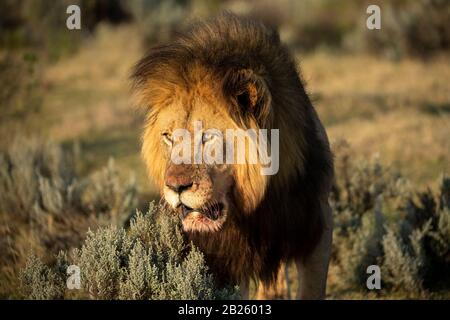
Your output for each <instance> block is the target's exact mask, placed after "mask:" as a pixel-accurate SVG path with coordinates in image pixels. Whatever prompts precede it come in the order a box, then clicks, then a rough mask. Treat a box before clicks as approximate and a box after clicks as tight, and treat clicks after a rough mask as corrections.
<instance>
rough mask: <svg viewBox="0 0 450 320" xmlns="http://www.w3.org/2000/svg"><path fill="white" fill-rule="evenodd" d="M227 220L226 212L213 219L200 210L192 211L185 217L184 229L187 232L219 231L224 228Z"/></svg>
mask: <svg viewBox="0 0 450 320" xmlns="http://www.w3.org/2000/svg"><path fill="white" fill-rule="evenodd" d="M225 220H226V214H223V215H222V216H221V217H220V218H218V219H217V220H211V219H209V218H207V217H206V216H205V215H203V214H201V213H199V212H191V213H189V214H188V215H187V216H186V217H185V218H184V219H183V230H184V231H186V232H200V233H208V232H217V231H219V230H220V229H222V226H223V224H224V222H225Z"/></svg>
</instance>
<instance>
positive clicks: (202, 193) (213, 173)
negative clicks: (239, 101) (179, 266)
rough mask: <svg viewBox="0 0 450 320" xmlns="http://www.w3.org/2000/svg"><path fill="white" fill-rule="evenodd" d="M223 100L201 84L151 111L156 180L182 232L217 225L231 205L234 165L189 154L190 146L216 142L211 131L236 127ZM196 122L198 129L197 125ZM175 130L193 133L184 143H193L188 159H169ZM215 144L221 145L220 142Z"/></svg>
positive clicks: (206, 229)
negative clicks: (158, 171)
mask: <svg viewBox="0 0 450 320" xmlns="http://www.w3.org/2000/svg"><path fill="white" fill-rule="evenodd" d="M224 104H226V102H225V101H223V100H222V99H220V97H217V96H214V95H213V94H212V92H211V91H210V90H208V89H206V88H204V89H203V90H201V89H199V90H197V91H196V92H195V93H194V94H192V95H189V94H187V92H184V91H180V92H179V93H178V94H176V95H174V96H173V97H172V98H171V99H170V103H169V104H168V105H166V106H165V107H164V108H161V110H159V111H158V112H157V113H155V115H154V123H153V125H152V127H151V129H150V130H151V132H149V134H148V135H147V136H148V137H149V138H148V139H149V140H151V142H148V143H149V144H151V145H153V146H157V147H158V148H152V149H153V150H152V152H153V153H155V152H157V154H154V156H156V157H159V160H158V162H163V163H164V169H163V170H162V171H163V174H162V175H161V181H160V187H161V193H162V196H163V197H164V200H165V201H166V202H167V203H168V204H169V205H170V207H172V208H173V209H174V210H176V211H177V212H178V213H179V214H180V216H181V218H182V220H183V227H184V229H185V230H186V231H200V232H214V231H218V230H220V229H221V227H222V225H223V224H224V223H225V221H226V219H227V216H228V213H229V211H230V209H231V208H232V207H233V204H232V201H233V200H232V199H233V194H232V186H233V185H234V178H233V175H234V168H233V166H232V165H227V164H225V163H224V164H218V163H212V164H207V163H195V159H194V157H195V155H194V153H195V150H194V146H195V145H197V147H200V148H201V149H202V151H204V150H206V149H208V147H211V146H212V145H217V143H221V141H220V140H219V139H218V137H217V136H216V135H215V133H220V132H225V130H226V129H227V128H234V127H235V126H236V124H235V123H234V122H233V121H232V119H231V118H230V116H229V115H228V113H227V112H226V110H227V108H226V106H224ZM199 124H200V125H201V128H198V127H196V125H197V126H198V125H199ZM211 129H214V131H212V130H211ZM180 130H184V131H185V133H187V134H189V136H190V137H191V138H192V139H191V144H190V145H189V146H188V147H191V146H192V148H191V149H190V150H191V152H192V154H191V156H190V157H189V156H188V158H190V159H191V160H192V161H191V162H190V164H186V163H175V162H174V161H173V160H174V159H173V158H172V156H173V155H174V154H175V153H174V148H177V144H181V143H182V141H181V139H180V137H177V136H176V132H179V131H180ZM145 143H146V141H145V138H144V144H145ZM183 143H186V141H183ZM220 148H223V149H222V150H225V146H224V145H222V146H220ZM156 150H159V151H156ZM152 162H154V160H152Z"/></svg>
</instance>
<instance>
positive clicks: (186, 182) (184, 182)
mask: <svg viewBox="0 0 450 320" xmlns="http://www.w3.org/2000/svg"><path fill="white" fill-rule="evenodd" d="M192 184H193V183H192V180H191V179H189V178H186V177H169V178H167V179H166V186H167V187H168V188H170V189H172V190H173V191H175V192H178V193H181V192H183V191H184V190H187V189H189V188H190V187H192Z"/></svg>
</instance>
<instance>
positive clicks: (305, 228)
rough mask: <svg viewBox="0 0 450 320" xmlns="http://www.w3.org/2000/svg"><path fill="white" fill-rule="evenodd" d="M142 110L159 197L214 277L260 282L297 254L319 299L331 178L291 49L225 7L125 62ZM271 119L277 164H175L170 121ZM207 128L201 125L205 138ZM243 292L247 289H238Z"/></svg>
mask: <svg viewBox="0 0 450 320" xmlns="http://www.w3.org/2000/svg"><path fill="white" fill-rule="evenodd" d="M132 78H133V83H134V86H133V87H134V91H135V94H136V97H137V99H138V104H139V105H140V106H143V107H144V108H145V110H146V112H147V113H146V114H147V116H146V125H145V130H144V133H143V145H142V155H143V158H144V160H145V163H146V165H147V167H148V170H149V174H150V176H151V177H152V178H153V179H154V181H155V182H156V183H157V185H158V187H159V188H160V191H161V194H162V198H163V199H164V200H165V201H166V202H167V204H168V205H169V206H170V207H172V208H173V209H174V211H175V212H178V213H179V214H180V217H181V218H182V221H183V227H184V230H185V232H186V234H187V236H188V237H189V239H190V240H192V241H193V242H194V243H195V244H196V245H197V246H198V247H199V248H200V249H201V250H202V251H203V252H204V253H205V255H206V260H207V263H208V265H209V266H210V268H211V269H212V271H213V273H214V274H215V275H216V279H217V280H218V281H219V282H221V283H229V284H234V283H238V284H240V285H241V289H242V290H243V291H244V292H246V291H247V290H248V283H249V280H250V279H260V280H261V282H262V283H263V284H264V285H265V287H268V286H269V285H270V284H271V283H273V282H274V281H275V279H276V278H277V272H278V270H279V268H280V265H281V264H282V263H283V262H287V261H291V260H294V261H295V262H296V265H297V270H298V274H299V281H300V283H299V290H298V297H299V298H303V299H320V298H324V297H325V286H326V278H327V272H328V263H329V255H330V248H331V235H332V218H331V211H330V207H329V205H328V195H329V192H330V187H331V183H332V179H333V162H332V154H331V152H330V147H329V143H328V138H327V136H326V133H325V131H324V129H323V127H322V124H321V123H320V121H319V119H318V116H317V114H316V112H315V110H314V108H313V106H312V104H311V101H310V99H309V98H308V95H307V94H306V92H305V90H304V87H303V84H302V81H301V78H300V75H299V72H298V71H297V68H296V63H295V61H294V58H293V57H292V56H291V55H290V54H289V52H288V50H287V49H286V47H285V46H284V45H283V44H281V43H280V39H279V35H278V33H277V32H276V31H275V30H273V29H272V28H269V27H266V26H264V25H263V24H262V23H260V22H258V21H255V20H252V19H247V18H242V17H237V16H235V15H232V14H222V15H220V16H219V17H217V18H215V19H212V20H208V21H203V22H199V23H197V24H194V25H193V26H192V27H191V29H190V30H189V31H187V32H186V33H184V34H182V35H180V36H179V38H178V39H176V40H175V41H174V42H172V43H169V44H166V45H162V46H157V47H155V48H153V49H152V50H151V51H150V52H149V53H148V54H147V55H146V56H145V57H144V58H143V59H142V60H140V61H139V62H138V63H137V65H136V67H135V69H134V72H133V76H132ZM196 121H197V122H198V121H201V123H202V126H203V130H206V129H208V128H215V129H216V130H218V131H219V132H224V131H225V130H227V129H230V128H231V129H238V128H240V129H244V130H247V129H261V128H264V129H274V128H275V129H279V137H280V138H279V154H280V163H279V171H278V172H277V173H276V174H275V175H262V174H261V172H260V167H261V165H260V164H254V163H250V162H248V161H247V162H244V163H242V164H229V163H223V164H220V163H215V164H204V163H201V164H185V163H181V164H176V163H174V162H173V161H171V149H172V148H173V147H174V143H175V141H174V138H173V136H172V134H173V132H174V130H176V129H179V128H182V129H186V130H188V132H193V130H194V123H195V122H196ZM214 138H215V137H214V135H211V134H208V135H203V137H202V138H201V141H200V144H202V145H204V146H206V145H207V144H209V143H211V141H212V140H214ZM244 295H245V293H244Z"/></svg>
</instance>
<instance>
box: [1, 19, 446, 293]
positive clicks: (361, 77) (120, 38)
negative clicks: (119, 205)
mask: <svg viewBox="0 0 450 320" xmlns="http://www.w3.org/2000/svg"><path fill="white" fill-rule="evenodd" d="M141 54H142V47H141V45H140V38H139V36H137V34H136V29H135V27H133V26H121V27H120V28H113V27H109V26H101V27H100V28H98V29H97V31H96V34H95V35H93V36H92V38H90V39H88V40H87V42H86V43H84V44H83V46H82V47H81V48H80V50H79V52H78V53H76V54H75V55H73V56H71V57H68V58H66V59H64V60H61V61H59V62H57V63H56V64H53V65H51V66H48V67H47V68H46V69H45V70H44V74H43V76H42V78H43V80H42V81H43V86H42V90H43V92H42V96H43V101H42V107H41V109H40V110H39V112H38V113H37V114H35V115H33V117H32V119H31V121H34V122H35V123H38V124H39V127H40V129H39V131H40V132H41V133H42V134H44V135H46V136H50V137H52V138H53V139H54V140H56V141H57V142H60V143H62V144H63V145H67V144H70V143H72V142H73V141H79V142H80V146H81V148H82V151H83V153H82V154H83V157H82V159H80V163H78V164H77V165H78V166H80V168H81V172H84V173H87V172H91V171H92V170H94V169H97V168H99V167H100V166H103V165H104V164H105V163H106V162H107V159H108V158H109V157H114V158H115V160H116V162H115V163H116V164H117V167H118V169H119V171H120V172H123V173H124V174H125V176H128V173H129V172H130V171H134V172H136V177H137V184H138V186H139V189H140V190H143V193H142V196H141V201H142V200H144V201H145V202H148V201H149V200H150V199H151V197H152V194H154V192H155V190H154V188H153V187H152V185H151V183H150V182H149V181H148V180H147V178H146V174H145V169H144V167H143V165H142V162H141V160H140V156H139V132H140V126H141V118H140V117H139V115H137V114H136V113H134V111H133V110H132V109H131V107H130V101H129V91H128V89H129V84H128V79H127V78H128V77H127V76H128V72H129V69H130V67H131V66H132V64H133V63H134V62H135V61H136V60H137V59H138V58H139V56H140V55H141ZM299 60H300V63H301V67H302V71H303V76H304V78H305V80H306V81H307V83H308V85H307V89H308V90H309V92H310V93H311V95H312V97H313V99H314V100H315V106H316V107H317V110H318V113H319V115H320V117H321V119H322V120H323V122H324V124H325V127H326V129H327V131H328V134H329V136H330V138H331V140H332V142H334V145H337V142H339V141H341V140H343V139H344V140H346V141H348V142H349V144H350V146H351V147H350V150H351V154H352V156H353V157H355V158H357V159H368V158H370V157H372V156H373V155H374V154H379V155H380V158H381V161H382V162H383V163H385V164H386V163H387V164H390V166H392V167H394V168H397V169H400V170H401V172H402V173H404V175H405V176H407V177H408V178H409V179H410V180H411V182H412V184H414V185H415V186H416V189H417V190H422V189H423V187H425V186H426V185H429V184H430V183H431V182H435V181H436V179H437V177H438V176H439V174H440V173H442V172H447V173H448V172H449V167H448V165H449V163H450V139H448V137H450V90H449V89H450V88H449V84H448V83H449V81H448V80H449V79H450V65H449V64H448V57H440V58H436V59H433V60H430V61H428V62H421V61H418V60H408V59H407V60H401V61H399V62H393V61H389V60H384V59H380V58H375V57H371V56H367V55H357V56H345V55H333V54H330V53H327V52H318V53H315V54H308V55H305V56H301V57H299ZM2 129H4V128H2ZM387 216H388V218H389V215H388V214H387ZM74 223H75V224H77V223H76V222H74ZM0 228H1V229H0V233H2V234H11V233H13V232H16V231H17V229H14V230H12V228H10V226H9V225H8V224H5V225H2V226H1V227H0ZM28 231H29V229H27V228H22V229H19V230H18V231H17V239H22V240H23V242H24V243H23V245H21V244H19V245H18V246H17V247H18V248H19V249H20V250H23V252H21V253H20V256H22V257H23V256H24V255H25V254H26V251H27V250H28V249H29V248H30V245H32V244H33V243H35V242H36V241H33V239H31V238H30V237H29V232H28ZM5 239H6V238H5ZM22 240H21V241H22ZM25 240H26V241H25ZM37 251H38V250H37ZM38 253H39V252H38ZM14 263H15V262H14ZM335 267H336V266H332V267H331V272H330V283H331V284H333V283H336V281H337V280H339V279H336V277H339V272H338V271H337V270H335V269H334V268H335ZM16 269H17V268H15V266H11V267H10V268H6V269H5V272H4V273H2V275H1V277H2V278H1V279H0V281H2V282H3V281H4V279H11V278H12V277H13V276H15V274H16V273H17V270H16ZM291 275H293V272H291ZM295 288H296V283H294V284H293V285H292V289H293V290H295ZM333 290H334V289H333ZM333 290H332V292H331V295H330V298H341V299H342V298H344V299H345V298H371V297H377V298H380V296H375V295H373V296H372V295H371V294H368V295H367V294H361V293H358V292H355V291H353V290H351V289H346V290H340V291H339V290H337V289H336V290H334V291H333ZM390 297H392V298H396V297H397V296H396V295H395V294H394V295H392V296H390ZM402 297H404V295H402V294H401V293H399V295H398V298H402ZM429 297H433V296H432V295H430V296H429ZM440 297H442V295H441V296H440Z"/></svg>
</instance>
